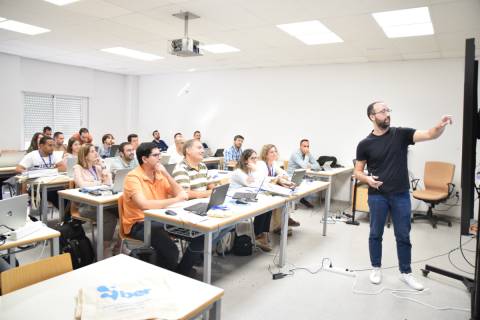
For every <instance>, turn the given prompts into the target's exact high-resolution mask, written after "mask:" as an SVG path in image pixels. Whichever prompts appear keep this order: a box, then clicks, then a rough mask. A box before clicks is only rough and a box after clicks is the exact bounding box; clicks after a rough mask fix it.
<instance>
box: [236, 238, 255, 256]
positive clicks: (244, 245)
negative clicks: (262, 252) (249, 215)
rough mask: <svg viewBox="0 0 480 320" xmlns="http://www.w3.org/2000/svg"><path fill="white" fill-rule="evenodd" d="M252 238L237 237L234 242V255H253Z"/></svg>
mask: <svg viewBox="0 0 480 320" xmlns="http://www.w3.org/2000/svg"><path fill="white" fill-rule="evenodd" d="M252 247H253V244H252V238H251V237H249V236H248V235H246V234H244V235H241V236H239V235H235V240H233V254H234V255H236V256H250V255H252V252H253V250H252Z"/></svg>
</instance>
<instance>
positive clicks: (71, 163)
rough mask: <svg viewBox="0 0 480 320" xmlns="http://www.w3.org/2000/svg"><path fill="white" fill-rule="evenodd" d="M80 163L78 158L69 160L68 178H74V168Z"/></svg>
mask: <svg viewBox="0 0 480 320" xmlns="http://www.w3.org/2000/svg"><path fill="white" fill-rule="evenodd" d="M77 162H78V159H77V158H73V157H72V158H67V176H69V177H70V178H73V175H74V172H73V166H74V165H76V164H77Z"/></svg>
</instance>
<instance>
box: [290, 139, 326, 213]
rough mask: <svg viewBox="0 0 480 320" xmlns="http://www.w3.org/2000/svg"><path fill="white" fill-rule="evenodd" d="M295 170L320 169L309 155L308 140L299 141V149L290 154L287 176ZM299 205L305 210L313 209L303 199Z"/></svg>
mask: <svg viewBox="0 0 480 320" xmlns="http://www.w3.org/2000/svg"><path fill="white" fill-rule="evenodd" d="M297 169H307V170H308V169H317V170H318V169H320V165H319V164H318V162H317V160H315V158H314V157H313V155H312V154H311V153H310V141H308V139H302V140H300V149H298V150H297V151H295V152H294V153H292V155H291V157H290V160H288V174H289V175H292V174H293V172H294V171H295V170H297ZM300 203H301V204H303V205H305V206H306V207H307V208H313V205H312V204H311V203H310V202H308V201H307V200H306V199H305V198H302V199H301V200H300Z"/></svg>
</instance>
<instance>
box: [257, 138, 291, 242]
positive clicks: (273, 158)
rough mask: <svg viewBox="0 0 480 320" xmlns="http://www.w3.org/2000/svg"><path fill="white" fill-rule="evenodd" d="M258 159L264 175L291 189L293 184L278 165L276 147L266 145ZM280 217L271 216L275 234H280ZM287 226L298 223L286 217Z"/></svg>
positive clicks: (276, 215)
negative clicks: (274, 178)
mask: <svg viewBox="0 0 480 320" xmlns="http://www.w3.org/2000/svg"><path fill="white" fill-rule="evenodd" d="M260 159H261V160H262V161H258V167H259V170H263V171H264V172H266V174H267V175H268V176H270V177H276V183H277V184H279V185H281V186H284V187H287V188H291V187H293V186H294V184H293V183H292V182H291V181H290V180H289V178H288V174H287V172H286V171H285V170H283V169H282V168H281V167H280V165H279V164H278V161H277V160H278V150H277V147H276V146H275V145H273V144H266V145H264V146H263V147H262V151H261V152H260ZM280 222H281V221H280V215H279V214H274V215H273V231H274V232H275V233H280V229H281V228H280ZM288 226H289V227H298V226H300V223H299V222H297V221H295V220H293V219H292V218H291V217H288ZM290 234H291V230H289V235H290Z"/></svg>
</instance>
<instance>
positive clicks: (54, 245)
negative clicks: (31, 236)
mask: <svg viewBox="0 0 480 320" xmlns="http://www.w3.org/2000/svg"><path fill="white" fill-rule="evenodd" d="M50 242H51V243H50V244H51V246H50V255H51V256H52V257H53V256H58V255H59V254H60V245H59V241H58V238H52V239H50Z"/></svg>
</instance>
